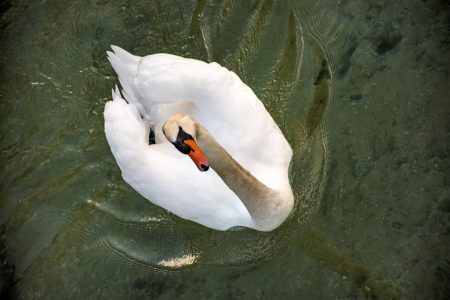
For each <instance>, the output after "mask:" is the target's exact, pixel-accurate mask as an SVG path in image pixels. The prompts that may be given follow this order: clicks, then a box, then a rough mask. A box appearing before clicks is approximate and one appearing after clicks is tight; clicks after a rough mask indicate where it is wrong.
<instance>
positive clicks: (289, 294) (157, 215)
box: [0, 0, 450, 299]
mask: <svg viewBox="0 0 450 300" xmlns="http://www.w3.org/2000/svg"><path fill="white" fill-rule="evenodd" d="M367 2H368V3H366V1H312V0H311V1H300V0H299V1H281V0H278V1H276V0H273V1H271V0H263V1H255V0H252V1H239V0H223V1H206V0H203V1H202V0H198V1H10V2H5V3H4V4H2V5H1V6H0V9H1V10H2V18H1V20H0V28H1V30H2V35H1V44H0V49H1V54H2V55H1V58H0V63H1V69H0V72H1V75H0V76H1V80H0V117H1V121H2V123H1V130H0V159H1V173H0V175H1V181H0V183H1V198H0V224H1V234H2V235H1V237H2V238H1V249H0V250H1V251H0V258H1V259H2V269H1V278H0V280H1V286H0V292H1V295H0V296H2V298H3V297H7V296H10V297H13V298H19V299H85V298H88V299H143V298H146V299H154V298H158V299H173V298H181V299H331V298H333V299H335V298H337V299H364V298H365V297H369V298H375V297H378V298H386V299H389V298H405V299H433V298H436V299H445V298H446V297H448V295H449V294H450V292H449V286H450V284H449V278H450V263H449V261H450V257H449V254H448V253H450V247H449V242H448V241H449V240H448V228H449V223H450V221H449V215H448V213H449V211H450V197H449V194H450V193H449V184H448V183H449V177H448V170H449V167H450V164H449V159H448V141H449V139H448V137H449V124H448V121H447V118H448V115H449V105H448V95H449V89H448V77H449V76H448V70H449V68H448V66H449V58H448V55H447V54H446V53H447V52H448V41H447V36H448V29H447V27H446V24H447V23H448V19H449V13H448V11H449V9H448V4H446V3H445V2H444V1H441V2H439V1H428V2H426V3H424V2H423V1H403V2H402V1H399V2H396V3H391V2H390V1H367ZM111 44H115V45H118V46H120V47H123V48H124V49H127V50H128V51H130V52H132V53H134V54H138V55H145V54H150V53H157V52H167V53H172V54H177V55H181V56H185V57H192V58H196V59H201V60H205V61H217V62H219V63H220V64H222V65H224V66H226V67H228V68H229V69H231V70H233V71H235V72H236V73H237V74H238V75H239V76H240V77H241V78H242V79H243V81H244V82H246V83H247V84H248V85H249V86H250V87H251V88H252V89H253V90H254V91H255V93H256V94H257V95H258V96H259V98H260V99H261V101H262V102H263V103H264V104H265V106H266V108H267V109H268V111H269V112H270V113H271V115H272V116H273V118H274V120H275V121H276V122H277V124H278V125H279V126H280V128H281V129H282V131H283V133H284V134H285V136H286V138H287V139H288V141H289V143H290V144H291V146H292V148H293V150H294V157H293V161H292V164H291V169H290V178H291V183H292V187H293V190H294V193H295V196H296V206H295V209H294V212H293V213H292V215H291V217H290V218H289V219H288V220H287V221H286V222H285V223H284V224H283V225H282V226H281V227H280V228H278V229H276V230H275V231H273V232H270V233H261V232H256V231H254V230H249V229H241V230H237V231H228V232H219V231H214V230H211V229H208V228H205V227H203V226H201V225H198V224H195V223H192V222H189V221H186V220H183V219H180V218H178V217H177V216H174V215H172V214H171V213H169V212H167V211H165V210H163V209H161V208H159V207H157V206H155V205H153V204H151V203H150V202H149V201H147V200H145V199H144V198H142V197H141V196H140V195H139V194H137V193H136V192H135V191H133V190H132V189H131V188H130V187H129V186H128V185H127V184H126V183H125V182H124V181H123V180H122V178H121V176H120V171H119V168H118V167H117V165H116V163H115V160H114V158H113V156H112V154H111V152H110V150H109V147H108V144H107V142H106V139H105V136H104V132H103V108H104V104H105V102H106V101H109V100H110V93H111V92H110V91H111V88H113V87H114V85H115V84H117V83H118V80H117V78H116V75H115V73H114V72H113V70H112V68H111V67H110V65H109V63H108V61H107V59H106V55H105V52H106V51H107V50H109V47H110V45H111Z"/></svg>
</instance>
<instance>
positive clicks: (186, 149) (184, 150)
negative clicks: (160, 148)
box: [172, 140, 192, 154]
mask: <svg viewBox="0 0 450 300" xmlns="http://www.w3.org/2000/svg"><path fill="white" fill-rule="evenodd" d="M172 144H173V145H174V146H175V148H177V149H178V151H180V152H181V153H183V154H189V153H190V152H191V150H192V149H191V147H189V146H188V145H186V144H185V143H184V141H178V140H177V141H175V142H173V143H172Z"/></svg>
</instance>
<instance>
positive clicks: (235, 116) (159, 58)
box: [108, 47, 292, 190]
mask: <svg viewBox="0 0 450 300" xmlns="http://www.w3.org/2000/svg"><path fill="white" fill-rule="evenodd" d="M113 50H114V53H113V52H109V53H108V58H109V60H110V62H111V64H112V66H113V68H114V69H115V70H116V72H117V74H118V75H119V80H120V83H121V85H122V87H123V90H124V96H125V98H126V99H127V101H129V102H130V103H133V104H135V105H136V107H137V108H138V110H139V113H140V114H141V115H142V116H144V118H145V119H147V120H148V121H149V123H150V126H151V127H152V128H153V129H154V131H155V134H156V137H157V142H165V141H166V140H165V138H164V137H163V136H162V130H161V127H162V125H163V124H164V122H165V121H166V119H167V118H168V117H169V116H170V115H172V114H174V113H178V112H184V113H188V114H190V115H192V116H193V117H194V118H195V119H197V120H198V121H199V122H200V123H202V124H203V126H204V127H205V128H206V129H208V131H209V132H210V133H211V134H212V135H213V136H214V137H215V138H216V140H217V141H218V142H219V143H220V144H221V145H222V146H223V147H224V148H225V149H226V150H227V151H228V152H229V153H230V154H231V155H232V156H233V157H234V158H235V159H236V160H237V161H238V162H239V163H240V164H241V165H242V166H243V167H244V168H246V169H247V170H249V171H250V172H251V173H252V174H253V175H254V176H255V177H257V178H258V179H259V180H261V181H262V182H263V183H265V184H266V185H268V186H269V187H272V188H277V189H280V190H290V187H289V182H288V177H287V176H288V167H289V163H290V160H291V157H292V150H291V148H290V146H289V144H288V143H287V141H286V139H285V138H284V136H283V134H282V133H281V131H280V129H279V128H278V126H277V125H276V124H275V122H274V121H273V119H272V117H271V116H270V115H269V113H268V112H267V111H266V109H265V107H264V105H263V104H262V103H261V101H260V100H259V99H258V98H257V97H256V95H255V94H254V93H253V91H252V90H251V89H250V88H249V87H248V86H246V85H245V84H244V83H243V82H242V81H241V80H240V79H239V77H238V76H237V75H236V74H235V73H233V72H231V71H229V70H228V69H226V68H224V67H221V66H220V65H219V64H217V63H209V64H208V63H205V62H202V61H198V60H194V59H189V58H182V57H179V56H175V55H170V54H153V55H148V56H145V57H138V56H134V55H131V54H129V53H128V52H126V51H125V50H123V49H120V48H118V47H113Z"/></svg>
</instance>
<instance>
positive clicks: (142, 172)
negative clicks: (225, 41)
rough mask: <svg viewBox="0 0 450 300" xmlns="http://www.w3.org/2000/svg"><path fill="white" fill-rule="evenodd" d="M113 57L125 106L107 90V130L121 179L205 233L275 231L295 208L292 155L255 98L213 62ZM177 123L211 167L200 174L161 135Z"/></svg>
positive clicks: (166, 135) (165, 135)
mask: <svg viewBox="0 0 450 300" xmlns="http://www.w3.org/2000/svg"><path fill="white" fill-rule="evenodd" d="M113 50H114V53H112V52H108V57H109V60H110V62H111V64H112V66H113V68H114V69H115V71H116V72H117V74H118V75H119V80H120V83H121V85H122V87H123V94H124V97H125V98H126V100H127V101H128V103H127V102H126V101H124V99H122V97H121V95H120V93H119V91H118V90H117V89H116V91H115V92H113V101H110V102H108V103H107V104H106V107H105V113H104V115H105V133H106V137H107V140H108V143H109V145H110V147H111V151H112V153H113V155H114V157H115V158H116V161H117V163H118V165H119V167H120V169H121V171H122V176H123V178H124V180H125V181H126V182H127V183H128V184H130V185H131V186H132V187H133V188H134V189H135V190H136V191H138V192H139V193H140V194H141V195H142V196H144V197H145V198H147V199H149V200H150V201H152V202H153V203H155V204H157V205H159V206H161V207H163V208H165V209H167V210H169V211H171V212H173V213H174V214H176V215H178V216H180V217H182V218H184V219H189V220H192V221H195V222H197V223H200V224H203V225H205V226H207V227H210V228H214V229H218V230H226V229H229V228H231V227H234V226H245V227H250V228H254V229H257V230H263V231H268V230H272V229H274V228H276V227H277V226H279V225H280V224H281V223H282V222H283V221H284V220H285V219H286V217H287V216H288V215H289V213H290V211H291V210H292V207H293V195H292V191H291V188H290V185H289V180H288V167H289V163H290V160H291V157H292V150H291V148H290V146H289V144H288V143H287V141H286V139H285V138H284V136H283V134H282V133H281V131H280V129H279V128H278V127H277V125H276V124H275V122H274V121H273V119H272V118H271V116H270V115H269V113H268V112H267V111H266V109H265V108H264V106H263V104H262V103H261V102H260V101H259V99H258V98H257V97H256V95H255V94H254V93H253V91H252V90H251V89H250V88H249V87H247V86H246V85H245V84H244V83H242V81H241V80H240V79H239V78H238V76H236V74H234V73H233V72H230V71H229V70H227V69H226V68H223V67H221V66H220V65H218V64H216V63H210V64H207V63H205V62H202V61H198V60H193V59H186V58H181V57H178V56H174V55H169V54H154V55H149V56H146V57H142V58H141V57H138V56H133V55H131V54H129V53H128V52H126V51H124V50H122V49H120V48H118V47H113ZM178 113H183V114H181V115H180V114H178ZM141 116H142V117H141ZM185 117H186V118H187V119H188V121H189V122H190V123H189V124H191V125H192V128H194V127H195V130H193V129H192V130H191V129H189V130H191V131H192V132H191V131H189V130H188V129H186V131H187V132H188V133H189V134H190V135H192V136H193V137H194V139H195V140H196V142H197V143H198V145H199V146H200V148H202V150H203V152H205V155H206V157H207V158H208V159H209V161H210V167H211V168H210V169H209V170H208V171H207V172H200V171H199V170H198V169H197V167H196V166H195V164H193V163H192V161H191V160H190V159H189V158H187V157H186V156H185V155H183V154H182V153H180V151H178V150H177V149H176V148H175V147H174V146H173V145H172V144H171V142H174V141H173V140H172V139H175V136H174V137H171V135H170V134H171V133H168V131H169V132H170V131H171V130H172V129H173V128H176V130H178V127H179V128H180V130H181V126H179V122H184V121H180V118H185ZM168 119H170V120H172V121H173V122H175V123H173V124H169V123H171V122H169V121H168ZM183 120H184V119H183ZM166 122H167V124H166ZM177 122H178V123H177ZM180 124H182V123H180ZM183 124H184V123H183ZM170 125H173V126H172V127H170ZM191 125H186V126H184V127H186V128H190V127H191ZM163 126H165V127H164V128H165V130H164V131H165V133H163ZM149 127H150V128H151V130H152V131H153V132H154V134H155V139H156V144H153V145H149V144H148V135H149ZM171 128H172V129H171ZM173 130H175V129H173ZM169 140H170V141H169ZM233 174H234V176H232V175H233ZM219 175H220V176H219ZM246 185H247V186H246ZM240 197H241V198H242V199H240ZM241 200H242V201H241ZM244 203H245V205H244Z"/></svg>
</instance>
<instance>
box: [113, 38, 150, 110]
mask: <svg viewBox="0 0 450 300" xmlns="http://www.w3.org/2000/svg"><path fill="white" fill-rule="evenodd" d="M111 48H112V50H113V52H111V51H107V52H106V53H107V55H108V60H109V62H110V63H111V66H112V67H113V69H114V70H115V71H116V73H117V75H118V76H119V81H120V84H121V86H122V93H123V95H124V96H125V99H126V100H127V101H128V102H129V103H132V104H134V105H136V107H137V109H138V110H139V113H140V114H141V115H144V114H145V110H144V108H143V107H142V104H141V103H140V101H139V98H140V97H139V94H138V93H137V89H136V88H135V83H134V82H135V77H136V74H137V69H138V65H139V60H140V59H141V57H139V56H135V55H132V54H130V53H128V52H127V51H125V50H123V49H122V48H120V47H117V46H111ZM113 99H114V96H113Z"/></svg>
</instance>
